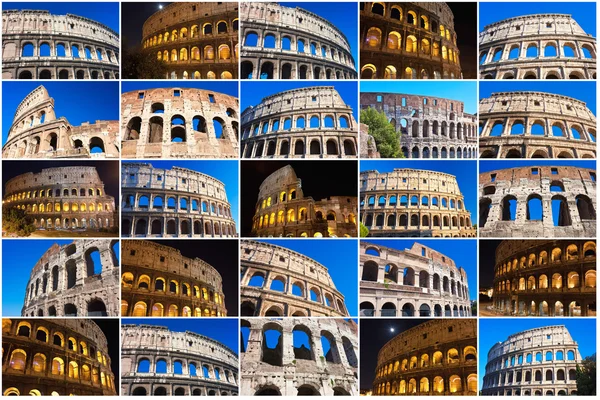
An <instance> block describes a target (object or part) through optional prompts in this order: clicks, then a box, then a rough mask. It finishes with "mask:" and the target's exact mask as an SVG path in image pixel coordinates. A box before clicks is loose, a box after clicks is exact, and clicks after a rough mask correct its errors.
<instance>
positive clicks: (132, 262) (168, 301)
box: [121, 240, 227, 317]
mask: <svg viewBox="0 0 600 400" xmlns="http://www.w3.org/2000/svg"><path fill="white" fill-rule="evenodd" d="M122 246H123V251H122V259H123V262H122V267H121V293H122V299H121V315H123V316H129V317H210V316H213V317H224V316H227V308H225V294H224V293H223V278H222V277H221V274H219V272H218V271H217V270H216V269H215V268H214V267H212V266H211V265H209V264H208V263H207V262H205V261H203V260H201V259H200V258H198V257H196V258H194V259H192V258H188V257H185V256H183V255H182V254H181V252H180V251H179V250H178V249H176V248H173V247H170V246H165V245H162V244H160V243H159V242H150V241H146V240H123V241H122Z"/></svg>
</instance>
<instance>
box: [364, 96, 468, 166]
mask: <svg viewBox="0 0 600 400" xmlns="http://www.w3.org/2000/svg"><path fill="white" fill-rule="evenodd" d="M360 107H361V109H367V108H374V109H375V110H377V111H379V112H384V113H385V115H386V117H387V118H388V121H389V122H390V123H391V124H392V125H393V126H394V129H395V130H396V131H397V132H400V146H401V148H402V153H403V154H404V157H405V158H477V116H476V115H473V114H468V113H466V112H465V111H464V103H463V102H462V101H456V100H450V99H443V98H439V97H430V96H419V95H410V94H400V93H364V92H361V94H360Z"/></svg>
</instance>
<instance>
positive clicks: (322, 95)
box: [242, 86, 358, 158]
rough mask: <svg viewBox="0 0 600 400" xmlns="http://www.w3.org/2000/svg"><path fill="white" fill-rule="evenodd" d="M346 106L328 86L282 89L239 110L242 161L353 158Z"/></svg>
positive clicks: (349, 114)
mask: <svg viewBox="0 0 600 400" xmlns="http://www.w3.org/2000/svg"><path fill="white" fill-rule="evenodd" d="M356 125H357V124H356V121H355V120H354V116H353V115H352V107H351V106H350V105H347V104H345V103H344V100H343V99H342V97H341V96H340V95H339V93H338V92H337V91H336V90H335V88H334V87H332V86H313V87H306V88H301V89H294V90H288V91H285V92H281V93H277V94H275V95H272V96H269V97H265V98H264V99H262V101H261V103H260V104H258V105H256V106H254V107H253V106H250V107H248V108H246V109H245V110H244V111H243V112H242V155H243V157H245V158H356V153H357V147H358V143H357V141H356V137H357V133H356V132H357V126H356Z"/></svg>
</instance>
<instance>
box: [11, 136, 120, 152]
mask: <svg viewBox="0 0 600 400" xmlns="http://www.w3.org/2000/svg"><path fill="white" fill-rule="evenodd" d="M83 140H84V139H83V138H81V139H74V140H70V141H69V142H70V144H71V146H72V149H73V150H78V151H80V152H81V153H84V154H85V153H88V154H89V155H91V154H102V153H106V149H105V146H104V140H102V139H101V138H99V137H97V136H92V137H90V138H89V139H87V140H86V141H85V143H84V141H83ZM57 144H58V135H57V134H56V133H50V134H48V135H47V136H46V139H45V140H44V141H43V142H42V140H41V139H40V136H38V135H36V136H34V137H32V138H29V139H24V140H22V141H20V142H18V143H17V142H15V143H14V144H12V146H11V149H10V150H9V151H8V153H6V156H7V157H8V158H21V157H26V156H31V155H36V154H40V153H42V152H48V153H52V152H55V151H57ZM115 148H116V149H117V154H118V152H119V148H118V147H117V146H115ZM50 155H52V154H50Z"/></svg>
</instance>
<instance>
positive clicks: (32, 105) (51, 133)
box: [2, 85, 120, 159]
mask: <svg viewBox="0 0 600 400" xmlns="http://www.w3.org/2000/svg"><path fill="white" fill-rule="evenodd" d="M118 133H119V121H116V120H115V121H96V122H94V123H89V122H84V123H83V124H82V125H81V126H73V125H71V124H70V123H69V121H68V120H67V118H66V117H58V118H56V114H55V112H54V99H53V98H52V97H50V94H48V90H46V88H45V87H44V86H43V85H40V86H38V87H37V88H36V89H34V90H33V91H32V92H31V93H29V94H28V95H27V97H25V98H24V99H23V101H21V104H19V107H17V110H16V112H15V117H14V119H13V122H12V125H11V127H10V129H9V130H8V138H7V140H6V143H4V146H2V158H4V159H8V158H94V159H96V158H119V152H120V151H119V145H118V140H117V136H118Z"/></svg>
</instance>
